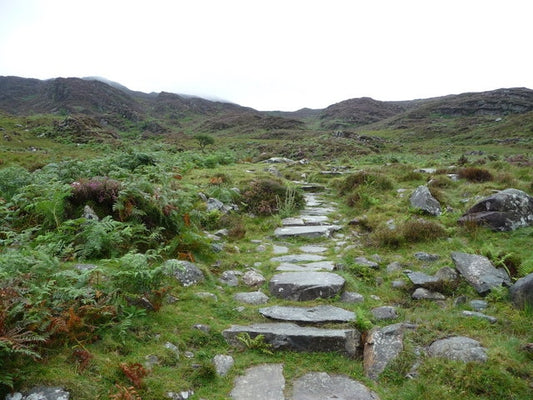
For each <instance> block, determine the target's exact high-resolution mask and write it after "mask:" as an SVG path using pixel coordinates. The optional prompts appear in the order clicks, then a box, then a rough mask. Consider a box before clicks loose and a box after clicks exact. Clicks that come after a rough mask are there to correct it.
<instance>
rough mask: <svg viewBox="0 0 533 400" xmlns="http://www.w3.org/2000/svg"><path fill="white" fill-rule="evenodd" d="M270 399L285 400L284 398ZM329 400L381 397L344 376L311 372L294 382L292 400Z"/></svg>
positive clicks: (374, 398)
mask: <svg viewBox="0 0 533 400" xmlns="http://www.w3.org/2000/svg"><path fill="white" fill-rule="evenodd" d="M269 399H272V400H274V399H276V400H278V399H279V400H283V399H284V397H279V398H274V397H269ZM327 399H339V400H379V397H378V395H377V394H376V393H374V392H372V391H371V390H369V389H368V388H367V387H366V386H364V385H363V384H362V383H359V382H357V381H355V380H353V379H350V378H348V377H347V376H344V375H328V374H327V373H325V372H311V373H308V374H306V375H304V376H302V377H301V378H298V379H297V380H296V381H294V384H293V395H292V400H327ZM265 400H266V398H265Z"/></svg>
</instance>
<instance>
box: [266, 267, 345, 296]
mask: <svg viewBox="0 0 533 400" xmlns="http://www.w3.org/2000/svg"><path fill="white" fill-rule="evenodd" d="M344 284H345V280H344V278H343V277H342V276H340V275H337V274H333V273H331V272H284V273H281V274H277V275H274V276H273V277H272V279H271V280H270V284H269V289H270V293H272V295H273V296H276V297H278V298H282V299H287V300H295V301H306V300H314V299H319V298H329V297H333V296H335V295H336V294H337V293H339V292H340V291H341V290H342V289H343V287H344Z"/></svg>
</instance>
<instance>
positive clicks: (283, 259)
mask: <svg viewBox="0 0 533 400" xmlns="http://www.w3.org/2000/svg"><path fill="white" fill-rule="evenodd" d="M325 259H326V257H324V256H320V255H318V254H287V255H285V256H279V257H273V258H271V259H270V261H272V262H280V263H298V262H307V261H323V260H325Z"/></svg>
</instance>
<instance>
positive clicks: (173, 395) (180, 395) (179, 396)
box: [167, 390, 194, 400]
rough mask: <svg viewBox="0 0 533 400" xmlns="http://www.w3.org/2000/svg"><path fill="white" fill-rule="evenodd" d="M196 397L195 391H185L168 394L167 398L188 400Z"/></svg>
mask: <svg viewBox="0 0 533 400" xmlns="http://www.w3.org/2000/svg"><path fill="white" fill-rule="evenodd" d="M193 395H194V391H193V390H184V391H182V392H179V393H176V392H168V393H167V397H168V398H169V399H170V400H188V399H190V398H191V397H192V396H193Z"/></svg>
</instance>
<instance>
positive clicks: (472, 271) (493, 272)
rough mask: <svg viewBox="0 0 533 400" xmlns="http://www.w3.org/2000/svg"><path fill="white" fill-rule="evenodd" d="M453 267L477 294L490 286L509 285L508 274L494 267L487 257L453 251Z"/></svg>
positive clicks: (485, 292) (487, 289)
mask: <svg viewBox="0 0 533 400" xmlns="http://www.w3.org/2000/svg"><path fill="white" fill-rule="evenodd" d="M452 260H453V262H454V263H455V268H456V269H457V270H458V271H459V273H460V274H461V275H462V276H463V278H465V279H466V280H467V281H468V283H470V285H472V286H473V287H474V289H475V290H476V291H477V292H478V293H479V294H482V295H483V294H487V293H488V292H490V290H491V289H492V288H495V287H499V286H502V285H506V286H511V280H510V279H509V275H507V272H505V270H504V269H503V268H501V269H496V268H494V265H492V263H491V262H490V260H489V259H488V258H487V257H483V256H479V255H476V254H467V253H460V252H457V251H454V252H453V253H452Z"/></svg>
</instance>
